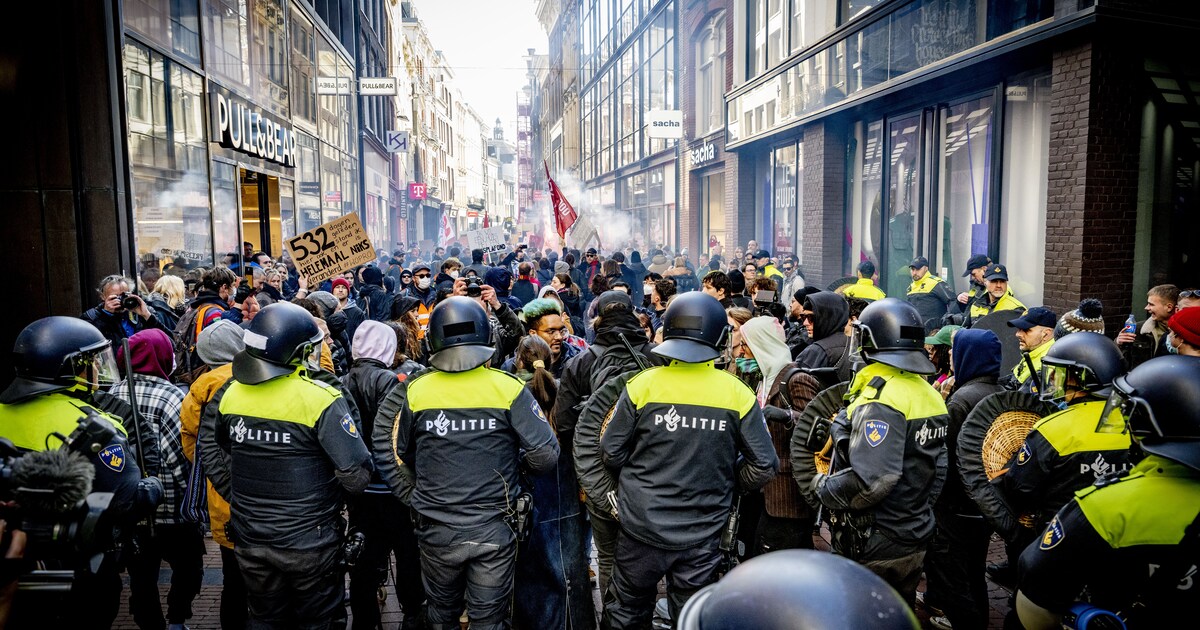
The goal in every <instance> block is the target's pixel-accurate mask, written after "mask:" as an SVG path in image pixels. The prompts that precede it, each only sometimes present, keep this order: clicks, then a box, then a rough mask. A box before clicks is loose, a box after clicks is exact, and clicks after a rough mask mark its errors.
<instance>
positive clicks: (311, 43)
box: [291, 11, 317, 131]
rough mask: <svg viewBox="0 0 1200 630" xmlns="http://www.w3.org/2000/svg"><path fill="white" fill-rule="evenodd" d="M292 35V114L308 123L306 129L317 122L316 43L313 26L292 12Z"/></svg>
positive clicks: (294, 117)
mask: <svg viewBox="0 0 1200 630" xmlns="http://www.w3.org/2000/svg"><path fill="white" fill-rule="evenodd" d="M291 34H292V42H291V44H292V86H291V87H292V117H293V119H295V120H296V122H299V123H301V124H303V123H305V122H306V123H308V127H309V129H310V130H312V131H315V130H316V125H317V92H316V83H315V82H314V78H315V77H316V76H317V46H316V39H315V33H314V30H313V25H312V24H311V23H310V22H309V21H308V20H307V19H305V18H304V17H302V16H301V15H300V12H299V11H293V12H292V15H291Z"/></svg>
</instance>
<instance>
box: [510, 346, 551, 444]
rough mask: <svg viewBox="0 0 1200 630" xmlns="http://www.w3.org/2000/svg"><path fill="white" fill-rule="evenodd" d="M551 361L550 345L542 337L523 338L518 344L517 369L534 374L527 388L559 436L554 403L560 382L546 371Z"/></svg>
mask: <svg viewBox="0 0 1200 630" xmlns="http://www.w3.org/2000/svg"><path fill="white" fill-rule="evenodd" d="M549 361H550V345H549V344H547V343H546V342H545V341H543V340H542V338H541V337H538V336H537V335H527V336H525V337H522V338H521V342H520V343H519V344H517V361H516V363H517V367H518V368H521V369H525V370H527V371H529V372H532V373H533V378H531V379H529V383H528V384H527V385H526V386H527V387H529V392H530V393H531V394H533V398H534V400H536V401H537V403H538V406H539V407H541V408H542V412H544V413H545V414H546V418H547V420H548V421H549V422H550V428H551V429H554V432H555V433H556V434H557V433H558V427H556V426H554V413H553V410H554V401H555V400H557V399H558V381H556V380H555V379H554V375H553V374H551V373H550V371H549V370H547V369H546V363H547V362H549Z"/></svg>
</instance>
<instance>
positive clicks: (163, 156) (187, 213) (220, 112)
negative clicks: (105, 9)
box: [123, 0, 387, 268]
mask: <svg viewBox="0 0 1200 630" xmlns="http://www.w3.org/2000/svg"><path fill="white" fill-rule="evenodd" d="M185 4H186V3H185ZM199 7H200V8H199V14H198V15H196V14H189V11H188V9H187V8H186V7H184V8H182V9H178V8H177V9H176V10H173V16H172V20H164V19H163V16H161V15H158V14H156V13H155V12H153V11H151V10H150V9H147V8H146V7H144V6H142V5H140V4H136V3H134V4H132V5H127V6H126V7H125V11H124V12H123V16H124V20H125V41H124V55H123V57H124V71H125V99H126V120H127V124H128V129H129V158H130V160H129V161H130V170H131V182H132V195H131V196H132V199H133V217H134V225H133V236H134V244H135V248H136V251H137V255H138V259H139V262H140V264H141V265H142V266H148V265H153V266H158V267H162V266H164V265H166V264H169V263H173V264H175V265H179V266H183V267H188V268H190V267H195V266H204V265H211V264H214V263H217V264H234V263H236V262H237V259H238V257H239V256H240V255H241V254H242V253H244V252H245V251H247V250H249V251H264V252H266V253H268V254H269V255H271V256H272V257H275V258H278V257H280V256H282V255H283V254H284V247H283V243H284V241H285V240H286V239H287V238H289V237H291V236H293V235H295V234H296V233H297V231H303V230H307V229H310V228H312V227H315V226H317V225H320V224H321V223H324V222H327V221H330V220H332V219H334V218H336V217H338V216H341V215H343V214H345V213H346V212H353V211H358V210H359V207H358V206H359V189H358V181H359V180H358V156H357V150H356V145H357V142H355V138H356V132H355V130H356V129H357V112H356V110H355V107H356V106H355V99H354V98H353V96H352V92H351V85H352V83H351V80H352V77H353V76H354V66H353V64H352V63H351V62H350V61H349V59H350V57H349V55H348V54H346V52H345V50H344V49H343V48H341V47H340V45H339V44H337V43H335V41H336V40H334V39H333V38H332V37H331V35H330V34H329V33H328V32H327V31H326V29H325V27H324V26H323V25H322V24H321V23H320V22H319V21H316V20H314V19H313V18H312V16H311V15H310V14H309V13H307V9H305V8H302V7H301V6H300V5H297V4H289V3H287V2H282V1H279V0H253V1H251V2H244V3H240V4H237V5H227V3H224V2H220V1H219V0H202V1H201V2H200V3H199ZM175 14H177V15H175ZM168 31H169V32H168ZM201 34H203V37H202V36H201ZM201 45H203V46H204V55H203V63H201V55H200V52H201V51H200V46H201ZM330 86H332V89H330ZM377 170H379V171H380V172H383V173H386V172H387V165H386V164H384V165H383V167H382V168H381V169H380V168H377ZM372 181H373V180H372ZM374 192H375V193H377V194H374V195H373V197H374V199H373V200H372V203H373V204H374V205H375V207H376V208H377V209H378V211H377V212H376V213H375V214H374V215H372V216H375V217H376V220H375V221H374V222H372V221H371V220H370V217H368V219H367V221H366V223H367V225H368V226H370V227H372V228H373V229H375V231H376V232H378V233H379V237H385V236H386V234H387V212H386V211H385V209H386V204H387V197H386V192H387V182H386V175H385V179H384V180H383V185H382V187H376V188H375V189H374ZM372 238H376V234H372ZM381 240H386V239H382V238H381Z"/></svg>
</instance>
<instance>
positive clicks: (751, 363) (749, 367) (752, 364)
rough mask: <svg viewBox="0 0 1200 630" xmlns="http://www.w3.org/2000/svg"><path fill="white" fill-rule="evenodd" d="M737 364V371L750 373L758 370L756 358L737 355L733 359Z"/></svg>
mask: <svg viewBox="0 0 1200 630" xmlns="http://www.w3.org/2000/svg"><path fill="white" fill-rule="evenodd" d="M733 362H734V363H736V364H737V369H738V371H739V372H742V373H745V374H750V373H752V372H757V371H758V359H748V358H746V357H738V358H736V359H734V360H733Z"/></svg>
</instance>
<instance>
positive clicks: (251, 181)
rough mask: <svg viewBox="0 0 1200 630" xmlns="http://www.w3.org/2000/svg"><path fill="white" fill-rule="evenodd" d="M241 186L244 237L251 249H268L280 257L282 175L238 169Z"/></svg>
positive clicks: (273, 256) (281, 243)
mask: <svg viewBox="0 0 1200 630" xmlns="http://www.w3.org/2000/svg"><path fill="white" fill-rule="evenodd" d="M238 172H239V174H240V175H241V185H242V240H243V241H245V242H247V243H249V244H250V249H251V251H252V252H259V251H261V252H266V253H267V254H268V255H269V256H271V258H273V259H276V260H278V259H279V256H280V254H282V253H283V230H282V224H281V222H280V206H279V178H278V177H274V176H271V175H267V174H265V173H259V172H257V171H251V170H247V169H244V168H240V169H238Z"/></svg>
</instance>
